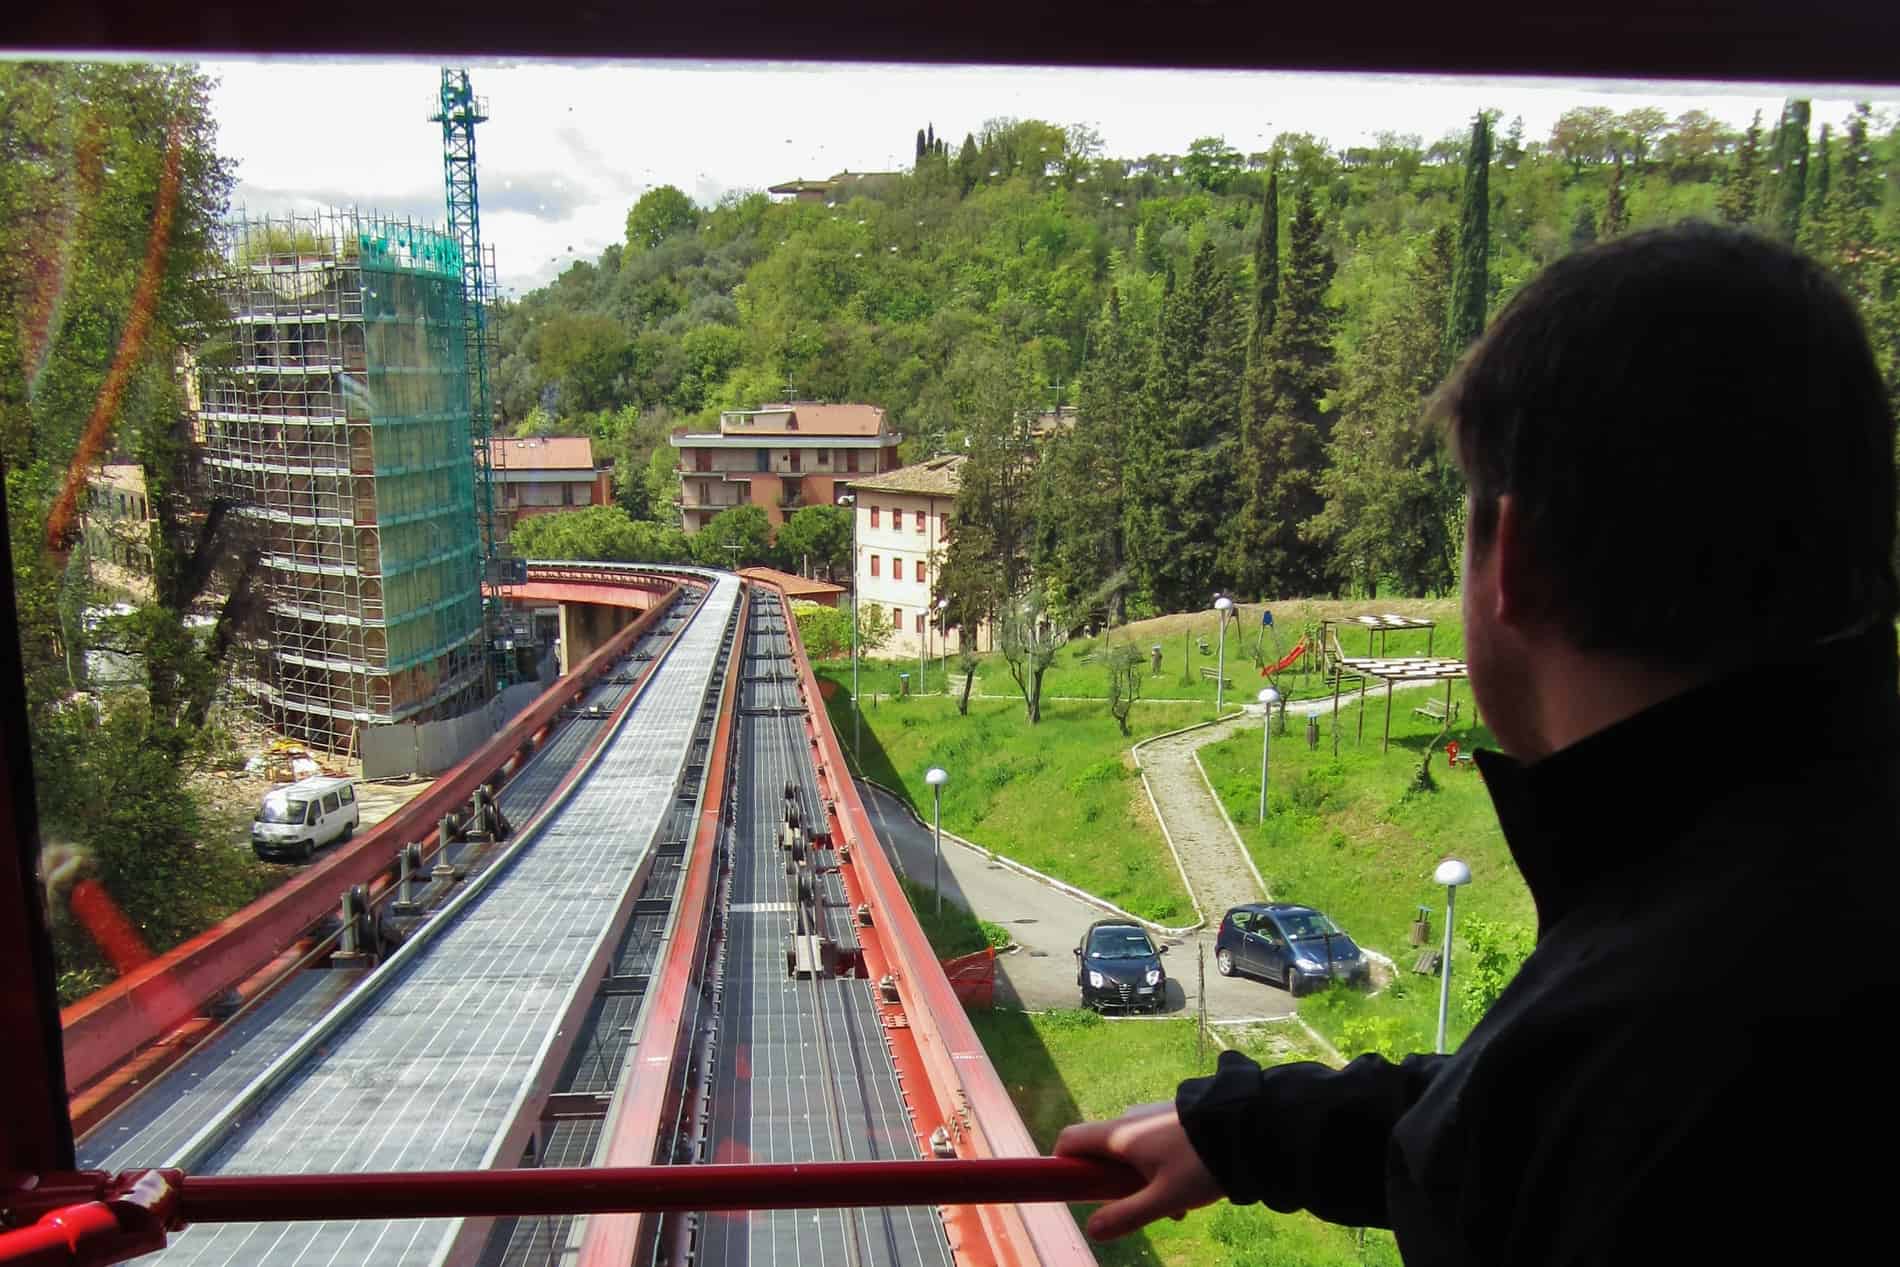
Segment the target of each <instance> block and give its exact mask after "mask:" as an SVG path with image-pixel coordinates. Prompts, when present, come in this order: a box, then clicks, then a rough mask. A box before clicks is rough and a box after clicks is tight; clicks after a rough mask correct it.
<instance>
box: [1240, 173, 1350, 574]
mask: <svg viewBox="0 0 1900 1267" xmlns="http://www.w3.org/2000/svg"><path fill="white" fill-rule="evenodd" d="M1324 234H1325V223H1324V221H1323V220H1322V219H1321V217H1320V214H1319V209H1318V208H1317V207H1316V206H1315V205H1314V200H1313V191H1312V189H1311V188H1310V187H1308V186H1306V185H1301V186H1300V188H1299V190H1298V192H1297V193H1296V194H1295V195H1294V199H1293V220H1292V222H1291V224H1290V225H1289V226H1288V230H1287V254H1286V262H1285V267H1284V268H1283V269H1282V272H1281V277H1280V303H1279V311H1278V312H1277V313H1276V314H1275V316H1274V319H1273V333H1272V334H1271V335H1270V336H1268V339H1267V346H1266V349H1265V352H1264V354H1263V355H1264V360H1265V366H1266V377H1267V400H1268V401H1269V402H1270V403H1269V407H1268V409H1267V412H1266V414H1265V417H1264V418H1263V419H1262V420H1261V422H1260V426H1259V429H1258V436H1257V444H1256V446H1255V449H1254V451H1253V452H1252V453H1250V454H1248V455H1247V456H1246V457H1245V458H1244V460H1243V467H1244V469H1245V471H1246V472H1247V478H1246V480H1245V483H1246V491H1247V496H1248V499H1249V501H1248V505H1247V506H1246V507H1245V508H1244V509H1243V510H1242V511H1241V516H1242V522H1243V523H1244V524H1247V525H1250V527H1251V531H1250V533H1249V539H1250V540H1251V541H1257V544H1256V545H1254V546H1253V548H1252V549H1250V550H1249V551H1248V552H1247V555H1246V564H1247V569H1248V570H1247V572H1246V573H1245V574H1244V575H1243V576H1241V577H1239V578H1237V580H1238V582H1239V584H1240V588H1241V591H1242V592H1243V593H1257V594H1261V595H1287V596H1292V595H1306V594H1318V593H1324V592H1330V591H1331V590H1332V588H1333V580H1332V569H1331V566H1330V564H1331V561H1330V559H1329V557H1328V552H1327V550H1326V547H1325V545H1324V544H1323V542H1318V541H1314V540H1310V539H1308V537H1307V536H1306V535H1305V534H1303V533H1302V527H1303V525H1305V524H1306V523H1307V521H1308V520H1310V519H1312V518H1313V517H1314V516H1316V515H1318V514H1319V512H1320V510H1321V509H1322V508H1323V506H1324V499H1323V498H1322V496H1321V493H1320V486H1319V480H1320V473H1321V470H1322V468H1323V466H1324V462H1325V453H1326V441H1327V439H1328V437H1329V435H1330V432H1331V426H1332V424H1331V420H1330V419H1329V418H1328V416H1327V415H1326V414H1325V412H1324V411H1323V402H1324V401H1325V399H1326V396H1327V394H1328V392H1329V391H1330V390H1331V388H1332V384H1333V377H1334V374H1333V334H1334V326H1335V314H1334V312H1333V310H1332V309H1331V308H1330V307H1329V306H1328V304H1327V302H1326V291H1327V287H1328V286H1329V285H1330V284H1331V282H1332V279H1333V271H1334V263H1333V257H1332V252H1331V251H1329V250H1328V249H1327V248H1326V245H1325V242H1324V241H1323V237H1324ZM1254 533H1258V534H1259V535H1258V536H1257V537H1255V536H1254V535H1253V534H1254Z"/></svg>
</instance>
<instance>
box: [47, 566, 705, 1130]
mask: <svg viewBox="0 0 1900 1267" xmlns="http://www.w3.org/2000/svg"><path fill="white" fill-rule="evenodd" d="M630 579H632V578H630ZM665 579H666V583H668V584H676V581H675V580H674V579H673V578H665ZM667 606H669V604H666V603H661V604H660V605H658V606H656V607H653V608H650V609H649V610H647V611H646V612H644V613H642V614H641V616H639V617H638V618H637V619H635V620H634V621H633V622H632V623H631V624H629V625H628V626H627V627H626V628H625V629H622V630H620V631H619V632H618V633H616V634H615V635H614V636H613V637H612V638H610V639H608V640H607V642H605V643H603V644H602V645H601V647H600V648H599V649H598V650H597V651H595V652H594V654H593V655H591V656H589V657H588V658H587V660H586V661H585V662H583V663H582V664H581V666H580V667H579V668H578V669H576V670H575V671H574V672H573V673H570V674H569V675H567V676H566V677H564V678H562V679H561V680H560V681H559V682H557V683H556V684H555V685H554V686H553V687H551V688H549V690H547V691H546V692H544V693H543V694H542V695H541V696H540V698H538V699H536V700H535V701H534V702H533V703H532V704H529V705H528V706H527V707H526V708H525V709H523V710H522V711H521V713H520V714H519V715H518V716H517V717H516V718H515V720H514V721H513V722H512V723H510V724H509V725H508V726H507V727H506V728H505V729H503V730H502V731H501V732H500V733H499V734H497V735H496V736H495V737H494V738H493V739H491V740H489V741H488V742H487V743H486V744H483V745H482V747H480V748H479V749H477V750H476V752H475V753H474V755H472V756H470V757H469V758H468V759H466V760H465V761H463V762H462V763H461V764H460V765H458V766H456V767H455V768H454V769H453V770H451V771H449V772H448V773H447V774H445V775H443V776H442V777H441V778H440V779H438V780H436V784H435V786H434V787H432V788H430V790H429V791H428V792H426V793H424V794H423V795H422V796H419V797H417V798H416V799H415V800H413V801H411V802H409V803H408V804H407V805H405V806H403V807H402V808H401V809H400V810H398V811H396V813H394V814H392V815H390V817H389V818H387V819H385V820H384V821H383V822H381V823H378V824H377V825H376V826H375V827H374V828H372V829H371V830H370V831H368V832H365V833H364V834H363V835H362V836H360V837H358V838H357V839H356V840H355V841H353V842H351V843H350V844H348V845H345V846H344V847H343V848H342V849H340V850H339V851H338V852H337V853H336V854H334V855H333V856H332V857H330V858H328V859H326V860H324V861H323V862H321V863H318V864H317V865H316V866H313V867H310V868H307V869H306V870H305V871H304V872H303V873H302V874H301V875H299V876H298V877H297V878H296V879H294V880H291V881H290V882H288V883H286V884H284V885H283V886H281V887H279V888H277V889H274V890H272V891H271V892H270V893H267V894H265V895H264V896H263V897H261V898H259V899H258V900H257V901H255V902H253V903H251V904H250V905H249V906H247V907H245V908H244V909H243V910H241V911H238V912H237V913H236V914H234V915H232V916H231V917H230V918H228V919H226V920H224V921H223V922H222V923H220V924H218V925H216V926H215V927H213V928H210V929H208V930H206V931H205V932H203V933H200V934H199V935H198V936H196V937H194V938H192V939H191V940H190V941H187V942H185V943H183V944H182V945H179V946H177V947H175V948H173V949H172V950H170V951H167V952H166V953H165V954H163V955H160V956H158V957H157V958H156V959H154V960H152V961H151V962H150V963H148V964H146V965H145V966H144V967H142V968H140V969H139V970H137V971H136V972H133V973H130V974H128V975H126V976H124V977H121V978H119V980H117V981H115V982H113V983H112V984H111V985H109V986H107V987H106V988H104V989H103V990H100V991H98V992H96V993H94V994H91V995H89V996H87V997H86V998H84V999H82V1000H80V1001H79V1002H78V1003H75V1004H74V1005H73V1006H71V1007H69V1008H67V1009H66V1010H65V1012H64V1013H63V1014H62V1017H61V1020H62V1022H63V1030H64V1040H65V1074H66V1081H67V1083H68V1084H69V1085H70V1086H72V1087H75V1088H78V1087H84V1086H85V1085H86V1084H87V1083H89V1082H91V1081H93V1080H94V1079H96V1078H98V1077H99V1076H100V1075H102V1074H103V1073H105V1072H106V1071H107V1070H109V1069H111V1068H112V1067H113V1066H114V1065H115V1064H117V1063H119V1062H120V1061H123V1060H125V1059H127V1058H128V1057H130V1056H131V1055H132V1054H133V1053H135V1052H137V1051H138V1050H139V1049H140V1048H142V1047H144V1046H145V1045H147V1044H148V1043H151V1042H153V1041H154V1040H156V1039H157V1038H159V1037H160V1036H161V1035H163V1034H165V1033H167V1032H168V1031H170V1030H171V1029H173V1028H174V1027H176V1026H178V1025H179V1024H181V1023H185V1022H188V1021H189V1020H190V1019H191V1018H192V1017H193V1016H194V1015H195V1014H196V1013H197V1011H198V1010H199V1008H200V1007H202V1006H203V1004H204V1002H205V1000H207V999H210V998H213V997H214V996H216V995H217V994H218V993H219V992H220V991H223V990H225V989H228V988H229V987H231V986H233V985H235V984H236V983H238V982H240V981H242V980H244V979H246V978H247V977H249V976H250V975H251V974H252V973H254V972H256V971H257V970H258V969H259V968H260V967H262V966H264V965H265V964H267V963H269V962H270V961H271V960H272V959H273V958H274V957H276V955H277V954H278V953H279V952H280V951H282V950H283V948H284V947H285V946H287V945H289V944H290V943H291V942H293V941H294V940H296V938H297V937H299V936H300V935H302V933H303V932H304V930H305V929H307V928H309V927H310V926H311V925H312V924H314V923H316V922H317V921H318V920H320V919H322V918H323V917H324V916H325V915H327V914H328V913H329V911H330V909H331V907H332V905H333V904H334V903H335V901H336V898H337V894H339V893H342V892H344V891H346V890H347V889H349V888H350V887H351V886H353V885H358V884H367V883H369V882H370V881H372V880H373V879H374V878H375V877H376V876H377V875H378V874H380V873H381V872H382V871H384V870H385V869H387V868H389V867H391V866H392V865H394V863H395V861H396V858H397V856H398V855H399V854H400V853H401V852H402V848H403V846H404V845H407V844H409V843H410V842H411V841H418V840H425V839H431V838H433V835H434V832H435V825H436V823H437V821H438V820H439V819H440V818H441V817H442V815H444V814H445V813H448V812H450V811H452V810H454V809H456V808H457V807H459V806H460V805H462V804H463V803H464V802H466V801H467V800H468V798H469V797H470V796H471V795H473V794H474V791H475V789H476V788H477V787H479V786H481V785H483V784H485V783H488V782H490V781H492V780H494V779H495V778H496V777H497V776H498V774H499V773H500V771H501V770H502V768H503V767H504V766H505V765H507V763H508V762H509V761H510V760H511V759H512V758H514V757H515V756H516V754H517V753H518V752H519V751H520V750H521V749H523V748H524V747H526V746H527V745H528V744H530V743H532V742H535V741H537V739H538V737H539V736H540V735H541V734H542V732H544V731H545V730H546V729H547V728H548V727H549V726H550V725H551V724H552V723H553V722H554V721H555V720H556V719H557V718H558V717H559V715H560V711H561V709H562V708H564V707H566V706H567V705H568V704H570V703H572V702H573V701H574V700H575V699H576V698H578V697H579V696H580V695H581V694H582V693H583V692H584V691H585V690H586V689H588V688H589V687H590V686H592V685H593V683H594V681H595V680H596V679H598V678H599V677H600V676H601V675H602V674H604V673H605V672H606V670H607V668H608V666H609V665H611V664H612V663H613V661H614V660H616V659H618V658H619V656H621V655H622V654H624V653H625V652H626V650H627V648H629V647H631V646H632V645H633V643H634V641H636V640H637V639H638V638H639V637H640V636H641V634H643V633H644V632H645V631H646V630H647V629H649V628H651V626H652V625H653V623H654V622H655V621H656V620H658V619H659V616H660V614H661V613H662V612H664V611H665V610H666V608H667ZM64 1100H65V1097H64V1096H61V1097H60V1103H61V1104H62V1105H63V1104H64Z"/></svg>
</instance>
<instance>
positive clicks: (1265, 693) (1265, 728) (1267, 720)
mask: <svg viewBox="0 0 1900 1267" xmlns="http://www.w3.org/2000/svg"><path fill="white" fill-rule="evenodd" d="M1279 702H1280V692H1278V691H1276V690H1274V689H1273V688H1272V687H1271V686H1267V687H1262V688H1261V690H1260V821H1261V822H1263V823H1264V822H1266V821H1267V736H1268V735H1270V734H1272V733H1273V706H1274V705H1275V704H1278V703H1279Z"/></svg>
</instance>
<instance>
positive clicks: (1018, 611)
mask: <svg viewBox="0 0 1900 1267" xmlns="http://www.w3.org/2000/svg"><path fill="white" fill-rule="evenodd" d="M1068 640H1069V635H1068V631H1067V630H1065V629H1063V628H1062V627H1061V625H1060V624H1059V623H1058V622H1057V621H1054V620H1051V619H1050V618H1049V613H1048V611H1047V610H1046V608H1045V607H1044V605H1043V601H1042V596H1041V595H1040V594H1037V593H1035V592H1034V591H1031V592H1029V593H1026V594H1019V595H1016V596H1015V597H1013V598H1012V599H1010V600H1009V602H1008V603H1006V604H1005V605H1004V607H1003V611H1002V614H1001V616H1000V617H999V618H998V620H997V623H996V649H997V650H998V651H1001V652H1002V653H1003V661H1004V663H1006V664H1008V665H1009V676H1010V677H1011V678H1012V679H1014V680H1015V682H1016V689H1017V690H1019V691H1021V692H1022V694H1023V715H1024V716H1025V717H1026V718H1027V719H1028V721H1029V724H1030V725H1032V726H1034V725H1036V724H1037V723H1039V722H1040V721H1042V678H1043V675H1044V674H1045V673H1047V672H1048V671H1049V666H1050V665H1051V664H1054V663H1055V659H1056V653H1057V652H1058V651H1060V650H1061V649H1062V648H1063V646H1064V644H1066V643H1067V642H1068Z"/></svg>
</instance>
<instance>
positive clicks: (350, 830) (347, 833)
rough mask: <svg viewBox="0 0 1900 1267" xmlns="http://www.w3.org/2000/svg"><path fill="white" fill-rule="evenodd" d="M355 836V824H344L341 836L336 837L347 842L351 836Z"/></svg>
mask: <svg viewBox="0 0 1900 1267" xmlns="http://www.w3.org/2000/svg"><path fill="white" fill-rule="evenodd" d="M355 834H356V824H355V823H345V824H344V825H343V834H342V835H341V836H339V837H338V838H337V839H339V840H348V839H349V838H350V837H351V836H354V835H355Z"/></svg>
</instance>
